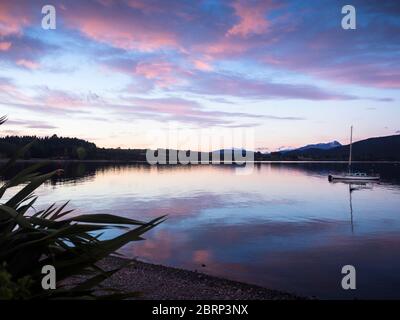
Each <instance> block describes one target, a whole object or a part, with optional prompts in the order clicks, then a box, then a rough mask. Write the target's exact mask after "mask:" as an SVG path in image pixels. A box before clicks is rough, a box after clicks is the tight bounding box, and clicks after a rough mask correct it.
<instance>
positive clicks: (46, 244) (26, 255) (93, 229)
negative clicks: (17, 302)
mask: <svg viewBox="0 0 400 320" xmlns="http://www.w3.org/2000/svg"><path fill="white" fill-rule="evenodd" d="M5 121H6V119H5V117H2V118H0V124H3V123H4V122H5ZM31 144H32V143H31ZM31 144H28V145H26V146H25V147H23V148H22V149H21V150H19V151H18V152H17V154H16V155H15V156H14V157H13V158H12V159H10V160H9V161H8V162H7V163H5V164H4V165H2V166H0V176H4V173H5V172H6V171H7V170H8V169H9V168H10V167H12V166H13V165H14V164H15V162H16V160H17V159H18V157H20V156H22V155H23V154H24V153H25V152H26V151H27V150H28V149H29V147H30V146H31ZM44 165H46V163H40V164H34V165H32V166H30V167H28V168H26V169H23V170H21V171H20V172H19V173H18V174H16V175H15V176H14V177H13V178H12V179H10V180H8V181H6V182H5V183H4V184H3V186H1V187H0V267H1V269H0V299H7V298H11V299H12V298H33V299H35V298H96V299H110V298H126V297H130V296H135V295H136V293H124V292H120V291H119V290H117V289H114V288H102V289H101V290H102V292H103V294H102V295H98V294H96V290H95V288H97V289H98V287H99V285H100V284H101V282H102V281H103V280H105V279H106V278H108V277H110V276H111V275H112V274H113V273H115V272H117V271H118V270H120V268H118V269H115V270H111V271H104V270H102V269H101V268H100V267H99V266H98V265H96V262H98V261H99V260H101V259H103V258H105V257H107V256H109V255H111V254H114V253H115V252H116V251H117V250H118V249H119V248H121V247H122V246H124V245H125V244H127V243H129V242H132V241H138V240H142V239H143V238H142V237H141V236H142V235H143V234H144V233H145V232H147V231H148V230H150V229H152V228H154V227H155V226H156V225H158V224H159V223H161V222H162V221H164V219H165V216H162V217H159V218H157V219H154V220H152V221H150V222H142V221H138V220H134V219H129V218H125V217H120V216H116V215H111V214H88V215H76V216H75V215H71V212H72V210H65V208H66V205H67V204H68V203H65V204H63V205H62V206H60V207H57V206H56V205H55V204H52V205H51V206H50V207H48V208H47V209H45V210H40V211H34V210H33V205H34V204H35V202H36V201H37V199H38V197H37V196H35V195H34V191H35V190H36V189H37V188H38V187H39V186H40V185H42V184H43V183H44V182H45V181H47V180H49V179H51V178H52V177H53V176H55V175H58V174H61V173H62V172H61V171H60V170H56V171H53V172H50V173H46V174H40V173H39V172H38V170H39V169H40V168H41V167H43V166H44ZM17 186H22V187H21V188H20V189H19V191H17V192H15V194H14V195H13V196H11V197H10V196H9V197H7V198H8V200H5V202H4V200H3V198H4V195H5V193H6V191H8V192H12V191H13V190H15V189H11V188H14V187H17ZM10 189H11V190H10ZM109 228H119V229H121V230H122V231H123V232H122V233H121V234H120V235H119V236H117V237H114V238H112V239H107V240H101V239H100V235H101V233H102V232H103V231H104V230H106V229H109ZM45 265H52V266H54V267H55V270H56V275H57V288H56V289H55V290H43V288H42V286H41V279H42V276H43V275H42V273H41V271H42V268H43V266H45ZM79 275H84V276H85V279H86V280H84V281H82V282H81V283H79V284H77V285H75V286H72V287H68V288H66V287H64V286H63V285H62V282H63V280H65V279H67V278H70V277H74V276H79ZM104 292H106V293H107V294H104Z"/></svg>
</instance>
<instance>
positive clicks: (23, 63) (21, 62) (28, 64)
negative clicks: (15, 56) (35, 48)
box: [16, 59, 40, 70]
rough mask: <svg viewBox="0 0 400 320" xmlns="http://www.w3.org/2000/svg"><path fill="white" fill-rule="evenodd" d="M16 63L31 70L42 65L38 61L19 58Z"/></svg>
mask: <svg viewBox="0 0 400 320" xmlns="http://www.w3.org/2000/svg"><path fill="white" fill-rule="evenodd" d="M16 64H17V65H19V66H20V67H24V68H27V69H31V70H35V69H38V68H39V66H40V65H39V63H38V62H35V61H32V60H27V59H19V60H17V62H16Z"/></svg>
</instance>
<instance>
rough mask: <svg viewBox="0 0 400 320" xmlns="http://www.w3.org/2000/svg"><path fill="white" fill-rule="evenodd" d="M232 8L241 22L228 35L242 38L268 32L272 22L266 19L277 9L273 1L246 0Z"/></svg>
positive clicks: (241, 0)
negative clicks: (270, 12) (273, 9)
mask: <svg viewBox="0 0 400 320" xmlns="http://www.w3.org/2000/svg"><path fill="white" fill-rule="evenodd" d="M232 6H233V8H234V9H235V13H236V15H237V16H238V17H239V19H240V21H239V23H237V24H235V25H234V26H233V27H232V28H231V29H229V30H228V32H227V35H228V36H241V37H247V36H249V35H252V34H263V33H265V32H267V31H268V29H269V27H270V25H271V22H270V21H268V20H267V19H266V17H265V15H266V12H267V11H268V10H270V9H272V8H275V7H276V5H274V4H272V1H244V0H238V1H236V2H235V3H234V4H233V5H232Z"/></svg>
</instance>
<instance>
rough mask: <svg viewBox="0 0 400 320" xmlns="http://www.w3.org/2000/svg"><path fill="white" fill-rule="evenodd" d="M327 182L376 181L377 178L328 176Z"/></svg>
mask: <svg viewBox="0 0 400 320" xmlns="http://www.w3.org/2000/svg"><path fill="white" fill-rule="evenodd" d="M328 179H329V181H333V180H342V181H378V180H379V179H380V177H379V176H354V175H333V174H332V175H331V174H330V175H329V176H328Z"/></svg>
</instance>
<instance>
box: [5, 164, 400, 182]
mask: <svg viewBox="0 0 400 320" xmlns="http://www.w3.org/2000/svg"><path fill="white" fill-rule="evenodd" d="M30 165H32V162H19V163H17V164H16V165H15V166H14V167H13V168H11V169H9V171H8V172H7V173H6V174H5V175H4V176H3V177H0V179H1V180H8V179H10V178H11V177H12V176H14V175H15V174H16V173H18V172H19V171H20V170H21V169H24V168H27V167H28V166H30ZM251 165H254V170H261V168H262V167H265V166H271V167H273V168H274V169H275V170H279V169H282V170H288V169H290V170H291V171H298V172H299V173H302V174H306V175H310V176H313V175H316V176H321V175H326V176H328V174H329V173H339V172H343V171H346V170H348V167H347V164H346V163H322V162H296V163H294V162H293V163H291V162H275V163H254V164H248V166H251ZM193 166H201V167H204V166H206V165H158V166H151V165H149V164H146V163H129V162H88V161H85V162H79V161H52V162H50V163H48V164H47V165H45V166H43V167H42V168H41V169H40V170H39V171H40V172H42V173H46V172H50V171H52V170H56V169H63V170H64V173H63V174H62V175H60V176H55V177H53V179H52V180H51V184H54V185H55V184H58V183H61V184H62V183H73V182H77V183H78V182H83V181H88V180H92V179H94V177H95V176H96V174H101V173H105V172H118V171H121V170H126V169H129V168H137V169H141V170H151V169H156V170H158V171H160V172H162V171H165V170H190V168H191V167H193ZM213 166H218V168H219V169H223V170H227V171H230V170H233V169H235V168H237V167H240V166H238V165H228V164H220V165H213ZM241 167H243V166H241ZM352 170H353V171H362V172H369V173H379V174H380V175H381V181H382V182H384V183H391V184H400V164H399V163H353V165H352Z"/></svg>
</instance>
